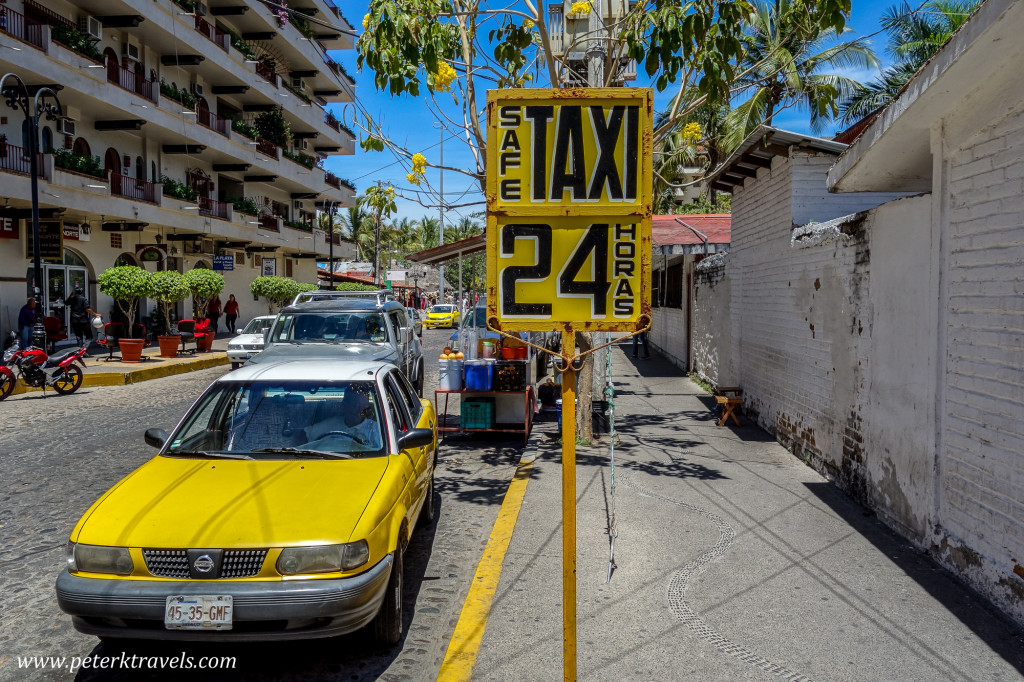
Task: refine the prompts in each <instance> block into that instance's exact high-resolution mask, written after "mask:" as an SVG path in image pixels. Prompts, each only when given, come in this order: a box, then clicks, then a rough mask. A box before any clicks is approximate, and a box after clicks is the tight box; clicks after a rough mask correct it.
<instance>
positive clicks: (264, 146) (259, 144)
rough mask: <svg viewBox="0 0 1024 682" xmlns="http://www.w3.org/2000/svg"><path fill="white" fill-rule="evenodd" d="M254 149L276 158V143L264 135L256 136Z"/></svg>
mask: <svg viewBox="0 0 1024 682" xmlns="http://www.w3.org/2000/svg"><path fill="white" fill-rule="evenodd" d="M256 151H258V152H260V153H261V154H266V155H267V156H269V157H271V158H272V159H277V145H276V144H274V143H273V142H271V141H270V140H268V139H267V138H265V137H258V138H256Z"/></svg>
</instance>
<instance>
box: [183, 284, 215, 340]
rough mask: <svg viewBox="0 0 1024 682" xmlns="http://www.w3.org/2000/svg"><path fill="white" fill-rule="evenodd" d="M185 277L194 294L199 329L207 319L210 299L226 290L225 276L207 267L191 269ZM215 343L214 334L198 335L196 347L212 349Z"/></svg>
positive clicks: (193, 304) (193, 299) (193, 303)
mask: <svg viewBox="0 0 1024 682" xmlns="http://www.w3.org/2000/svg"><path fill="white" fill-rule="evenodd" d="M183 277H184V278H185V284H187V285H188V289H189V292H190V293H191V294H192V306H193V308H194V309H195V311H196V312H195V314H196V329H197V330H199V329H200V327H201V326H204V325H201V324H200V323H201V322H205V321H206V319H207V315H206V309H207V307H208V306H209V305H210V299H211V298H213V297H214V296H216V295H218V294H220V292H222V291H224V276H223V275H221V274H220V273H217V272H214V271H213V270H207V269H206V268H196V269H195V270H189V271H188V272H186V273H185V274H184V275H183ZM212 344H213V334H212V333H208V334H203V335H202V336H199V335H198V334H197V335H196V347H197V348H199V349H201V350H210V346H211V345H212Z"/></svg>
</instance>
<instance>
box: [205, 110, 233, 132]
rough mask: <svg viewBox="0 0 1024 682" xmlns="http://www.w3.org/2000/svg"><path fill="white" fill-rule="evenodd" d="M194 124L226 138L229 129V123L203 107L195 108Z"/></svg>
mask: <svg viewBox="0 0 1024 682" xmlns="http://www.w3.org/2000/svg"><path fill="white" fill-rule="evenodd" d="M196 123H198V124H199V125H201V126H203V127H204V128H209V129H210V130H213V131H216V132H218V133H220V134H221V135H223V136H224V137H227V136H228V128H230V127H231V121H229V120H228V119H226V118H223V117H221V116H218V115H217V114H215V113H213V112H212V111H210V110H209V109H207V108H205V107H198V108H196Z"/></svg>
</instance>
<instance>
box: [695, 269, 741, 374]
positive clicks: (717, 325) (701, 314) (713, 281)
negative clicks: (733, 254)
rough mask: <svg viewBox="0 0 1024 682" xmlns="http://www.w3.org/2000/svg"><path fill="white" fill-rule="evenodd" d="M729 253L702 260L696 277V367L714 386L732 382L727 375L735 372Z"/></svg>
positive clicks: (698, 372)
mask: <svg viewBox="0 0 1024 682" xmlns="http://www.w3.org/2000/svg"><path fill="white" fill-rule="evenodd" d="M728 258H729V256H728V255H726V254H721V255H717V256H714V257H713V259H714V265H707V264H708V263H709V262H710V261H707V260H706V261H702V263H700V264H698V267H697V269H696V270H697V271H696V273H695V275H694V279H693V329H692V330H691V334H692V339H693V350H692V355H693V368H692V369H693V371H694V372H695V373H696V374H697V376H699V377H700V378H701V379H703V380H704V381H706V382H708V383H709V384H711V385H713V386H728V385H730V382H729V381H728V380H726V379H723V377H727V376H730V375H732V376H735V375H734V374H733V369H732V367H731V365H730V360H731V356H730V354H729V339H730V337H731V335H732V326H731V324H730V319H731V318H730V311H729V299H730V298H731V290H732V289H731V285H730V280H729V276H728V275H727V274H726V267H725V264H726V261H727V259H728Z"/></svg>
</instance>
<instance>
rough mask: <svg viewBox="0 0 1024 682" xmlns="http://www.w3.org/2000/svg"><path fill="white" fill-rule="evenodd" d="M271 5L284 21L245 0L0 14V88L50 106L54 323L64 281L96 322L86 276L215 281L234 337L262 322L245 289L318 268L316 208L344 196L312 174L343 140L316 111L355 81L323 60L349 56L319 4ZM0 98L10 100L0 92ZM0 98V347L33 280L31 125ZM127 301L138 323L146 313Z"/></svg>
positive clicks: (49, 267)
mask: <svg viewBox="0 0 1024 682" xmlns="http://www.w3.org/2000/svg"><path fill="white" fill-rule="evenodd" d="M288 4H289V5H290V7H291V9H292V10H295V11H297V12H299V13H301V14H291V15H289V14H287V13H281V12H279V11H277V9H276V8H275V7H271V6H268V5H265V4H264V3H262V2H260V1H259V0H202V1H197V0H70V1H69V0H39V1H37V0H5V1H4V2H3V3H2V4H0V75H3V74H15V75H17V76H18V77H19V78H20V79H21V80H22V81H23V82H24V84H25V85H26V86H27V91H28V94H29V99H30V102H31V101H33V98H34V97H35V94H36V92H37V91H39V90H40V88H41V87H47V88H50V89H51V90H53V91H55V92H56V96H57V98H58V99H59V103H60V105H61V108H62V115H61V116H59V117H57V118H56V120H48V118H47V116H46V115H45V114H44V115H42V116H41V117H40V118H39V121H38V131H39V136H38V150H39V154H38V155H37V161H38V171H37V183H38V207H39V214H40V229H39V233H40V238H39V243H40V249H41V252H42V257H43V275H42V282H41V288H42V296H43V303H44V310H45V314H46V315H52V316H57V317H59V318H64V316H65V311H64V305H63V301H64V299H65V298H66V296H67V295H68V294H70V292H71V291H72V290H73V288H74V285H75V284H79V283H81V284H83V285H84V286H85V291H86V294H87V296H88V297H89V299H90V300H91V301H92V307H93V309H94V310H96V311H98V312H100V313H102V314H103V316H104V318H105V319H109V316H110V312H111V310H112V308H113V307H114V303H113V301H112V300H110V299H109V298H108V297H106V296H104V295H103V294H101V293H100V292H99V291H98V290H97V288H96V276H97V275H98V274H99V273H101V272H103V270H105V269H106V268H108V267H110V266H112V265H115V264H118V265H121V264H136V265H142V266H144V267H146V268H147V269H149V270H158V269H174V270H178V271H182V272H184V271H186V270H190V269H193V268H197V267H207V268H213V269H215V270H219V271H221V272H222V274H223V275H224V277H225V280H226V287H225V290H224V295H223V298H224V300H227V294H235V295H236V297H237V298H238V300H239V301H240V303H241V311H240V313H241V315H240V319H239V326H241V324H242V323H243V322H244V321H245V320H246V319H248V318H249V317H251V316H254V315H258V314H260V309H261V308H262V304H258V303H255V302H254V301H253V299H252V297H251V294H250V293H249V283H250V282H251V281H252V280H253V279H254V278H255V277H257V276H259V275H261V274H277V275H283V276H289V277H293V278H294V279H296V280H298V281H304V282H316V259H317V258H319V259H321V260H326V259H327V254H328V243H327V240H326V239H327V235H326V232H325V231H322V230H319V229H315V225H316V213H317V209H323V208H324V207H325V206H332V207H337V208H339V209H340V208H343V207H346V206H351V205H352V204H353V202H354V198H355V188H354V187H353V186H352V185H351V183H349V182H348V181H346V180H343V179H342V178H340V177H338V176H336V175H335V174H333V173H330V172H327V171H325V170H324V169H323V167H322V165H323V161H324V160H325V159H326V158H327V157H328V156H330V155H333V154H353V153H354V135H353V134H352V132H351V131H349V130H348V129H347V128H346V127H345V126H344V125H342V124H341V123H340V122H339V121H338V119H337V118H336V117H335V116H334V115H332V114H331V113H330V112H329V111H328V108H327V106H328V105H329V104H333V103H343V102H351V101H353V98H354V92H355V87H354V82H353V81H352V79H351V78H350V77H349V76H348V75H347V74H346V73H345V72H344V69H343V68H342V67H341V66H340V65H339V64H337V63H336V62H335V61H334V60H332V59H331V58H330V57H329V56H328V52H327V51H328V50H338V49H351V48H352V47H353V45H354V33H353V31H352V27H351V26H350V25H349V23H348V22H347V21H346V20H345V19H344V18H343V17H342V15H341V12H340V11H339V10H338V8H337V7H336V6H335V5H334V4H333V3H332V2H331V0H301V1H297V2H296V1H293V2H290V3H288ZM3 86H4V95H9V94H11V93H13V92H16V90H12V89H11V88H12V87H13V86H16V81H15V79H13V78H7V80H6V81H5V82H4V83H3ZM7 99H8V97H5V98H3V99H0V334H3V335H6V334H7V333H8V331H9V330H10V329H12V328H14V327H15V326H16V325H17V317H18V311H19V309H20V308H21V306H22V305H23V304H24V303H25V300H26V298H27V297H28V296H30V295H31V292H32V287H33V284H34V282H33V259H32V254H33V242H32V232H33V230H32V220H31V207H32V192H31V177H30V176H31V164H30V161H31V159H30V155H29V153H28V143H29V137H28V130H29V129H30V126H29V124H28V122H27V119H26V115H25V112H24V111H23V110H22V109H21V108H15V107H12V106H10V103H9V101H6V100H7ZM42 101H43V102H52V99H46V98H44V99H43V100H42ZM29 108H30V110H31V109H33V107H32V106H31V105H30V107H29ZM285 124H286V125H285ZM286 131H290V133H288V132H286ZM335 243H336V244H337V241H336V242H335ZM338 251H339V249H338V246H335V253H336V255H337V253H338ZM247 301H248V303H247ZM143 305H144V310H143V311H142V313H141V314H143V315H145V314H148V311H149V309H151V308H152V306H153V303H152V302H151V301H148V302H145V303H144V304H143ZM179 314H182V315H184V316H185V317H188V316H189V315H190V314H191V308H190V306H189V307H187V308H186V306H184V305H180V306H179ZM64 321H65V322H66V321H67V320H64Z"/></svg>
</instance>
